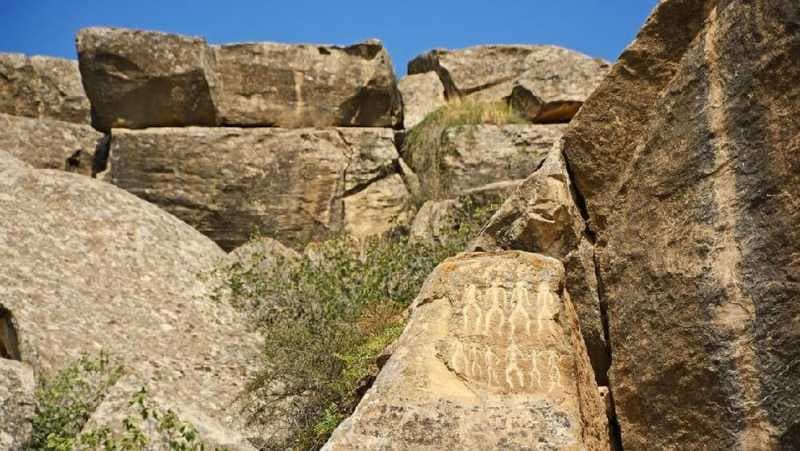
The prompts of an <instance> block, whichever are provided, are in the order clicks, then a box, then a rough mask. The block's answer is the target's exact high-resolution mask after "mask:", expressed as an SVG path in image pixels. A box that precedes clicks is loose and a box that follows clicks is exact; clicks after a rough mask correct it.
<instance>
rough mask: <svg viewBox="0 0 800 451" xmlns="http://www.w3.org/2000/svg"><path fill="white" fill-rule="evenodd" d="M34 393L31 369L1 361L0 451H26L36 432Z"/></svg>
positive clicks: (17, 362)
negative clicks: (34, 428)
mask: <svg viewBox="0 0 800 451" xmlns="http://www.w3.org/2000/svg"><path fill="white" fill-rule="evenodd" d="M35 390H36V382H35V380H34V378H33V370H32V369H31V367H30V366H28V365H27V364H25V363H22V362H19V361H17V360H9V359H5V358H0V449H2V450H6V451H22V450H24V449H25V446H24V445H25V444H26V443H27V442H28V440H29V439H30V436H31V431H32V430H33V426H32V419H33V415H34V407H35V393H34V392H35Z"/></svg>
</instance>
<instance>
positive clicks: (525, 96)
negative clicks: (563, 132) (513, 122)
mask: <svg viewBox="0 0 800 451" xmlns="http://www.w3.org/2000/svg"><path fill="white" fill-rule="evenodd" d="M535 89H536V86H535V85H534V84H533V83H531V82H530V81H528V80H522V81H518V82H516V83H515V84H514V86H513V87H512V89H511V94H510V95H509V97H508V103H509V104H510V105H511V107H512V108H513V109H514V110H515V111H517V112H518V113H519V114H520V115H522V116H523V117H524V118H526V119H528V120H529V121H531V122H533V123H535V124H565V123H568V122H569V121H571V120H572V118H573V117H574V116H575V115H576V114H577V113H578V110H579V109H580V108H581V105H583V102H582V101H579V100H551V101H549V102H545V101H544V100H542V99H541V98H540V97H539V96H537V95H536V92H535Z"/></svg>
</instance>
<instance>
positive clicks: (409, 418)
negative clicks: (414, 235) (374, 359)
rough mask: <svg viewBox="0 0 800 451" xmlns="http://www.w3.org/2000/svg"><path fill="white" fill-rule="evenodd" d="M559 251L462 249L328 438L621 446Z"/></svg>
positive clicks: (393, 443)
mask: <svg viewBox="0 0 800 451" xmlns="http://www.w3.org/2000/svg"><path fill="white" fill-rule="evenodd" d="M585 353H586V350H585V349H584V347H583V341H582V340H581V338H580V331H579V327H578V324H577V321H576V317H575V312H574V311H573V309H572V304H571V303H570V301H569V295H567V293H566V292H565V291H564V269H563V267H562V266H561V263H560V262H558V260H555V259H552V258H548V257H543V256H540V255H536V254H529V253H523V252H513V251H512V252H503V253H484V254H461V255H459V256H457V257H454V258H451V259H448V260H446V261H445V262H444V263H442V264H441V265H439V267H438V268H437V269H436V270H435V271H434V272H433V273H432V274H431V275H430V276H429V278H428V280H427V281H426V283H425V285H424V287H423V289H422V291H421V293H420V295H419V297H418V298H417V300H416V301H415V302H414V307H413V312H412V314H411V319H410V321H409V324H408V326H407V327H406V330H405V331H404V333H403V335H402V336H401V337H400V339H399V341H398V343H397V347H396V348H395V350H394V353H393V354H392V357H391V358H390V359H389V361H388V362H387V363H386V365H385V366H384V367H383V370H381V373H380V374H379V375H378V378H377V380H376V381H375V383H374V385H373V386H372V388H371V389H370V390H369V391H368V392H367V394H366V395H365V396H364V398H363V399H362V401H361V403H360V404H359V405H358V407H357V408H356V411H355V413H354V414H353V415H352V416H351V417H350V418H349V419H347V420H345V421H344V422H343V423H342V424H341V425H340V426H339V427H338V428H337V429H336V431H335V432H334V433H333V436H332V437H331V439H330V441H329V442H328V443H327V444H326V446H325V448H324V449H328V450H351V449H414V450H418V449H421V450H433V449H532V448H534V447H541V448H547V449H589V450H600V449H604V450H607V449H609V444H608V439H607V435H606V428H607V423H606V417H605V413H604V406H603V401H602V400H601V398H600V395H599V392H598V389H597V386H596V385H595V383H594V378H593V376H592V371H591V368H590V366H589V362H588V359H587V358H586V356H585Z"/></svg>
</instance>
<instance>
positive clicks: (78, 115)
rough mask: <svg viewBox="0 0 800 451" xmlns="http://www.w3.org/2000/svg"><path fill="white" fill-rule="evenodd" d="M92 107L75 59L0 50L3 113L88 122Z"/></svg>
mask: <svg viewBox="0 0 800 451" xmlns="http://www.w3.org/2000/svg"><path fill="white" fill-rule="evenodd" d="M89 110H90V106H89V99H88V98H87V97H86V94H84V92H83V86H82V85H81V75H80V72H78V63H77V62H76V61H72V60H66V59H61V58H50V57H45V56H32V57H26V56H25V55H22V54H19V53H0V113H6V114H13V115H15V116H26V117H34V118H48V119H55V120H59V121H65V122H74V123H77V124H84V125H88V124H89V122H90V117H89Z"/></svg>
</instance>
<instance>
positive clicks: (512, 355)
mask: <svg viewBox="0 0 800 451" xmlns="http://www.w3.org/2000/svg"><path fill="white" fill-rule="evenodd" d="M518 354H519V348H518V347H517V343H516V342H514V337H511V345H509V347H508V358H507V359H506V383H507V384H508V387H509V388H510V389H511V390H514V383H515V382H517V385H518V386H519V388H525V376H523V374H522V371H521V370H520V368H519V364H518V360H517V356H518Z"/></svg>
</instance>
